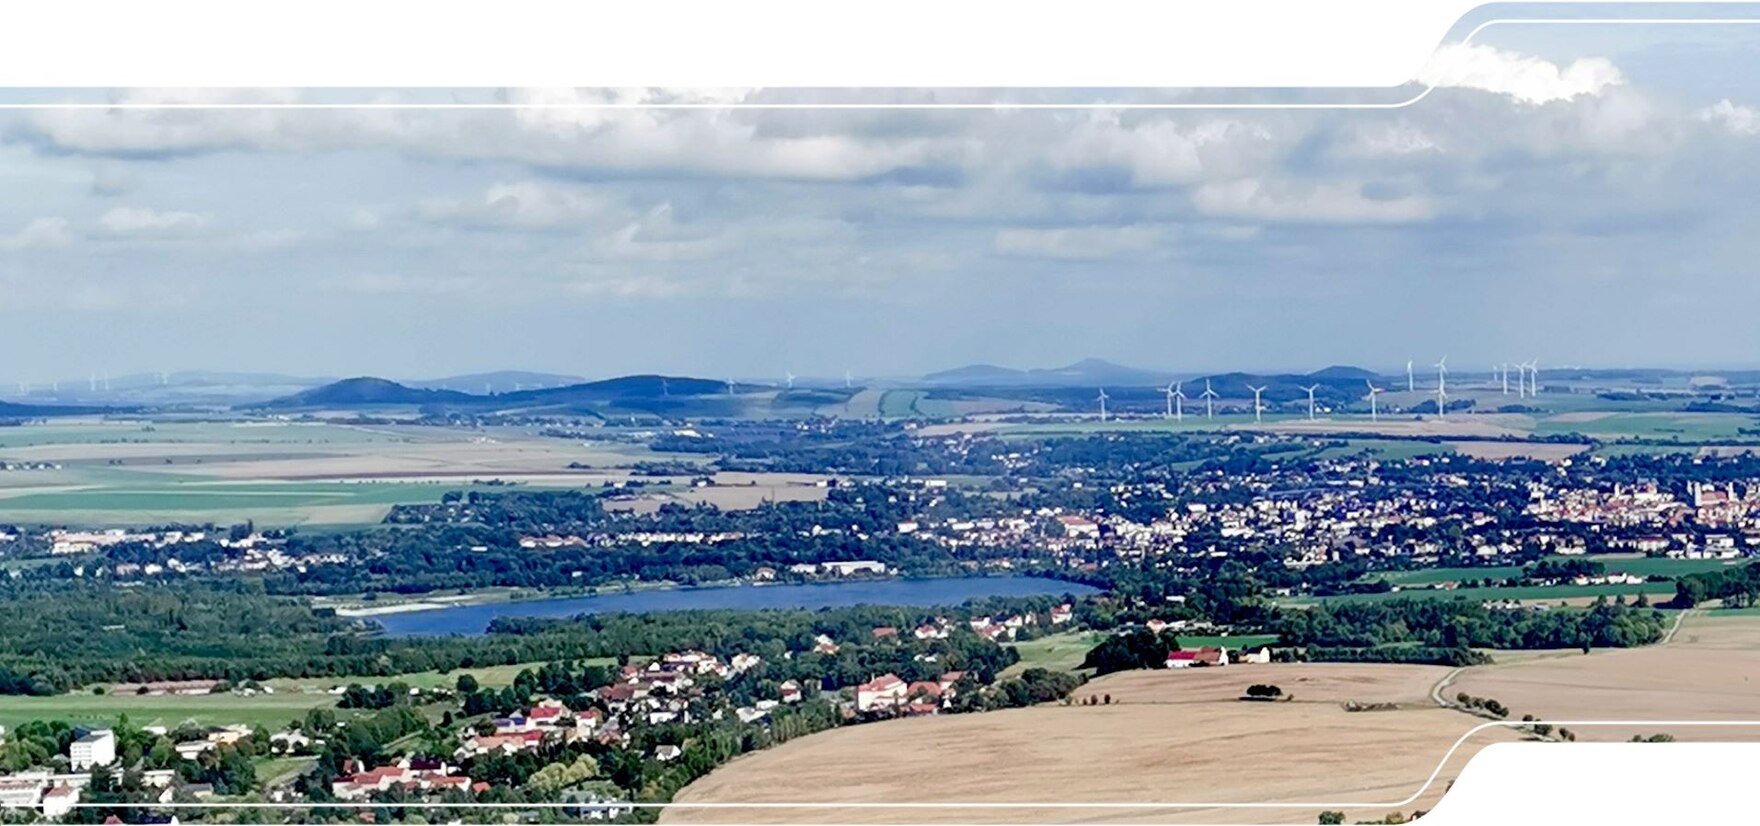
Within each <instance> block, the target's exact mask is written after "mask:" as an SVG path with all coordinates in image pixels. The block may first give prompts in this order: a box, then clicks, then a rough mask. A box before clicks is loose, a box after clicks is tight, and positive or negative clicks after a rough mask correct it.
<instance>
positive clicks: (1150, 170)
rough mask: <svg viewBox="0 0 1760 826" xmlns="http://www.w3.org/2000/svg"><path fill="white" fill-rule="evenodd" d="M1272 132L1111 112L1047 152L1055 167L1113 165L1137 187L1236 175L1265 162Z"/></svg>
mask: <svg viewBox="0 0 1760 826" xmlns="http://www.w3.org/2000/svg"><path fill="white" fill-rule="evenodd" d="M1271 142H1272V134H1271V132H1270V131H1268V130H1267V129H1265V128H1264V127H1263V126H1259V125H1254V124H1246V123H1242V122H1239V121H1230V120H1209V121H1202V122H1199V123H1196V124H1189V125H1188V124H1184V123H1181V122H1180V121H1178V120H1175V119H1173V118H1168V117H1152V118H1146V119H1140V120H1137V121H1135V122H1133V123H1129V124H1127V123H1124V122H1122V121H1121V120H1120V118H1119V115H1118V114H1117V113H1114V112H1096V113H1095V114H1094V115H1092V116H1091V117H1090V119H1089V120H1088V121H1086V122H1085V123H1082V124H1079V125H1076V126H1074V127H1072V128H1070V129H1069V130H1068V133H1067V135H1066V136H1065V137H1063V138H1062V139H1061V140H1059V141H1057V142H1056V143H1054V144H1053V145H1052V146H1051V147H1050V149H1049V150H1048V152H1047V156H1048V159H1049V161H1050V162H1051V164H1052V165H1053V166H1054V167H1056V168H1059V169H1064V170H1071V169H1087V168H1093V167H1113V168H1118V169H1122V170H1124V171H1125V172H1126V173H1128V174H1129V176H1130V180H1131V183H1132V184H1133V185H1135V186H1140V187H1161V186H1177V185H1183V184H1189V183H1192V182H1194V181H1198V180H1201V179H1203V178H1205V177H1207V176H1212V175H1216V174H1239V171H1240V169H1241V165H1242V164H1244V163H1251V162H1252V161H1253V160H1254V159H1263V158H1264V157H1265V156H1266V155H1267V154H1268V153H1269V150H1270V148H1271Z"/></svg>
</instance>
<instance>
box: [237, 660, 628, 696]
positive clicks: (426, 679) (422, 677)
mask: <svg viewBox="0 0 1760 826" xmlns="http://www.w3.org/2000/svg"><path fill="white" fill-rule="evenodd" d="M576 662H577V664H578V665H616V664H617V660H616V659H615V658H612V657H600V658H595V659H587V660H578V661H576ZM541 665H543V663H516V664H514V665H491V666H485V667H483V668H460V669H457V670H454V671H449V672H447V673H445V674H442V673H440V672H438V671H423V672H421V673H418V674H399V675H397V676H395V677H303V678H299V679H289V678H277V679H273V680H269V681H268V682H267V683H266V685H268V686H269V687H271V688H273V689H275V690H276V691H288V690H299V691H307V692H321V691H324V690H326V689H328V688H330V687H331V686H338V685H348V684H349V683H360V684H361V685H381V684H384V683H389V682H392V681H398V682H402V683H405V684H407V685H409V687H411V688H421V689H432V688H446V689H450V688H452V687H453V686H455V685H457V684H458V678H459V677H460V676H462V675H465V674H469V675H471V676H472V677H475V678H476V679H477V684H478V685H482V686H485V687H489V688H499V687H501V686H506V685H513V678H514V677H517V676H519V673H520V672H521V671H525V670H527V669H532V670H536V669H537V668H538V667H539V666H541Z"/></svg>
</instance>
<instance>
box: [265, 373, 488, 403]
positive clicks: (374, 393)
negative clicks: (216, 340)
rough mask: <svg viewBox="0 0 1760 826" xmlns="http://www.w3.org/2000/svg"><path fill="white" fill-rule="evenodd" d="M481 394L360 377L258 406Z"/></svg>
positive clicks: (457, 399)
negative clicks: (410, 385) (411, 385)
mask: <svg viewBox="0 0 1760 826" xmlns="http://www.w3.org/2000/svg"><path fill="white" fill-rule="evenodd" d="M482 398H483V397H482V396H473V395H471V394H469V393H460V392H458V391H455V390H432V389H424V388H419V387H409V386H406V385H402V384H398V383H397V382H394V381H392V380H390V379H381V378H374V377H372V376H361V377H358V378H352V379H343V380H342V381H338V382H332V383H330V384H326V385H323V386H322V387H314V388H312V389H310V390H302V391H300V392H298V393H295V394H293V395H291V396H283V397H281V398H279V399H274V400H272V401H268V402H264V403H262V404H261V405H258V406H260V407H265V408H272V409H288V408H301V407H373V406H381V405H405V404H439V403H448V402H450V403H458V404H466V403H470V402H474V401H479V400H481V399H482Z"/></svg>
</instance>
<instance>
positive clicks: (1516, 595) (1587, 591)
mask: <svg viewBox="0 0 1760 826" xmlns="http://www.w3.org/2000/svg"><path fill="white" fill-rule="evenodd" d="M1622 594H1623V595H1625V596H1626V597H1627V598H1631V597H1635V596H1637V595H1638V594H1649V595H1650V597H1651V599H1652V600H1653V601H1654V600H1655V599H1657V598H1658V597H1672V596H1674V587H1673V586H1672V585H1669V584H1668V583H1665V582H1648V583H1642V584H1639V585H1553V586H1541V585H1533V586H1522V587H1517V588H1455V589H1452V590H1449V589H1442V588H1408V589H1405V590H1400V591H1388V592H1386V593H1380V594H1340V595H1337V596H1328V597H1304V598H1299V599H1290V600H1284V601H1283V602H1284V604H1286V605H1312V604H1313V603H1315V602H1383V601H1386V600H1390V599H1466V600H1473V601H1476V602H1477V601H1483V600H1499V599H1519V600H1522V601H1524V602H1548V601H1553V600H1565V599H1580V598H1583V597H1599V596H1605V597H1613V596H1618V595H1622Z"/></svg>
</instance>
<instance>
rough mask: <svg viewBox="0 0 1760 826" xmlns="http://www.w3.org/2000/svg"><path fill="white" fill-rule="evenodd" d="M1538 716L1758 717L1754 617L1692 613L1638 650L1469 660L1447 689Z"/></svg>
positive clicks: (1734, 731) (1703, 736)
mask: <svg viewBox="0 0 1760 826" xmlns="http://www.w3.org/2000/svg"><path fill="white" fill-rule="evenodd" d="M1456 692H1466V693H1468V694H1471V695H1473V696H1476V697H1488V698H1491V699H1495V700H1497V701H1498V702H1500V703H1503V704H1504V705H1506V706H1508V707H1509V709H1510V712H1511V716H1512V717H1513V718H1518V719H1519V718H1520V717H1521V716H1522V715H1524V714H1532V715H1534V716H1536V717H1539V718H1541V719H1543V720H1563V721H1570V720H1588V721H1617V720H1652V721H1653V720H1707V721H1716V720H1760V616H1754V615H1746V614H1726V615H1721V616H1720V615H1719V614H1718V612H1717V611H1716V610H1710V611H1705V610H1701V611H1695V612H1693V613H1691V614H1689V615H1688V616H1687V617H1686V618H1685V619H1683V620H1682V621H1681V626H1680V630H1679V631H1678V632H1676V633H1675V635H1674V638H1673V639H1672V640H1671V641H1669V642H1667V643H1665V644H1661V645H1652V646H1647V647H1644V648H1627V649H1618V650H1600V651H1595V652H1593V653H1590V654H1580V653H1571V654H1569V655H1565V656H1557V657H1548V658H1543V659H1531V660H1528V661H1525V662H1504V663H1499V664H1496V665H1490V666H1482V667H1477V668H1469V669H1467V670H1465V671H1463V672H1461V674H1460V675H1459V676H1458V677H1457V678H1456V679H1455V680H1454V681H1453V682H1452V684H1451V685H1449V686H1448V688H1447V689H1446V693H1447V695H1448V696H1449V697H1453V696H1454V695H1455V693H1456ZM1567 727H1568V728H1570V729H1571V730H1572V731H1574V732H1576V734H1577V739H1579V740H1629V739H1631V738H1632V736H1633V735H1642V736H1646V737H1648V736H1650V735H1653V734H1667V735H1670V736H1672V737H1674V738H1675V739H1677V740H1725V741H1728V740H1744V741H1746V740H1760V726H1750V727H1690V726H1674V727H1669V726H1661V725H1640V726H1577V725H1568V723H1567Z"/></svg>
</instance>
